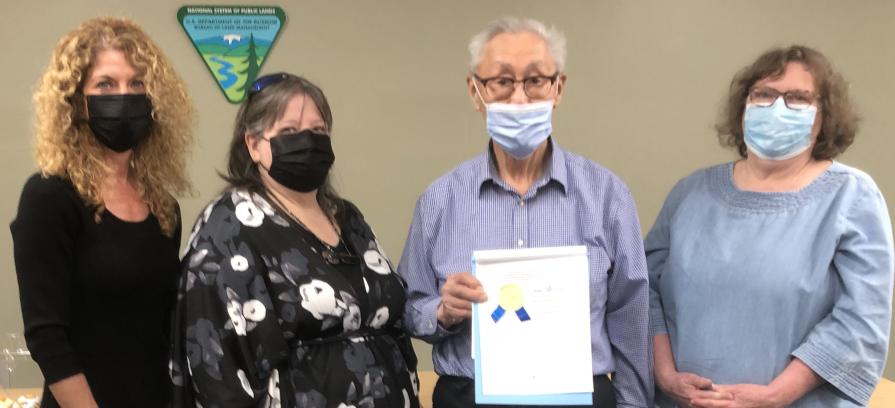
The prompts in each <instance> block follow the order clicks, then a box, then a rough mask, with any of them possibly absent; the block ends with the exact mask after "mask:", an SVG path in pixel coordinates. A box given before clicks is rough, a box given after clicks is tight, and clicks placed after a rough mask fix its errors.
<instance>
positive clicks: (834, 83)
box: [715, 45, 859, 160]
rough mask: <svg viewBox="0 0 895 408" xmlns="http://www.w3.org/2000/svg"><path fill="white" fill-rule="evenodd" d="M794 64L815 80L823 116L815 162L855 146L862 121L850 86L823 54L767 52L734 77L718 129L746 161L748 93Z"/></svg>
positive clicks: (800, 50) (787, 50)
mask: <svg viewBox="0 0 895 408" xmlns="http://www.w3.org/2000/svg"><path fill="white" fill-rule="evenodd" d="M792 62H797V63H800V64H802V65H804V66H805V69H806V70H808V72H810V73H811V76H812V77H813V78H814V88H815V94H816V95H817V97H818V114H820V115H822V116H821V119H822V121H821V129H820V132H819V133H818V135H817V141H816V142H815V144H814V148H813V149H812V151H811V157H813V158H814V159H816V160H827V159H832V158H834V157H836V156H838V155H839V154H841V153H843V152H845V150H846V149H848V147H849V146H850V145H851V144H852V142H854V140H855V133H857V130H858V121H859V117H858V115H857V113H856V112H855V108H854V106H853V105H852V101H851V99H850V98H849V95H848V84H847V83H846V82H845V80H844V79H843V78H842V76H841V75H840V74H839V73H838V72H836V71H834V70H833V66H832V65H831V64H830V61H829V60H827V57H825V56H824V55H823V54H821V53H820V52H818V51H816V50H814V49H811V48H808V47H805V46H801V45H793V46H790V47H787V48H774V49H771V50H769V51H766V52H765V53H764V54H762V55H761V56H760V57H758V59H757V60H755V62H753V63H752V64H751V65H749V66H747V67H745V68H743V69H742V70H740V72H738V73H737V74H736V76H734V77H733V80H732V81H731V82H730V93H729V94H728V96H727V103H726V105H725V106H724V108H723V110H722V112H721V117H720V120H719V121H718V124H717V125H716V126H715V129H716V130H717V132H718V138H719V140H720V142H721V144H722V145H725V146H730V147H734V148H736V150H737V152H738V153H739V154H740V156H741V157H744V158H745V157H746V142H745V141H744V140H743V113H744V111H745V109H746V98H747V97H748V96H749V91H751V90H752V87H753V86H755V84H756V83H757V82H759V81H761V80H763V79H765V78H774V77H778V76H780V75H783V73H784V71H785V70H786V66H787V64H789V63H792Z"/></svg>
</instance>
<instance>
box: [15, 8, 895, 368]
mask: <svg viewBox="0 0 895 408" xmlns="http://www.w3.org/2000/svg"><path fill="white" fill-rule="evenodd" d="M202 3H203V2H195V3H193V4H202ZM205 3H211V4H224V3H230V2H228V1H223V0H219V1H210V2H205ZM241 3H242V4H246V3H258V4H265V5H269V4H276V2H274V1H261V2H255V1H245V2H241ZM279 3H280V4H279V5H280V6H281V7H282V8H283V9H284V10H285V11H286V14H287V17H288V23H287V24H286V27H285V28H284V31H283V33H282V34H281V37H280V39H279V40H278V42H277V44H276V45H275V47H274V49H273V52H272V54H271V55H270V57H269V59H268V61H267V62H266V63H265V65H264V67H263V72H274V71H276V70H286V71H290V72H294V73H299V74H302V75H306V76H307V77H308V78H310V79H312V80H313V81H315V82H317V83H318V84H319V85H320V86H321V87H322V88H323V89H324V90H325V91H326V93H327V95H328V96H329V98H330V101H331V104H332V106H333V111H334V114H335V149H336V153H337V156H338V161H337V163H336V169H335V171H336V181H337V187H338V188H339V189H340V190H341V192H342V193H343V195H344V196H346V197H348V198H350V199H352V200H353V201H354V202H355V203H357V204H358V205H359V206H360V208H361V209H362V210H363V211H364V212H365V213H366V216H367V219H368V220H369V221H370V222H371V224H372V225H373V226H374V228H375V229H376V231H377V232H378V233H379V234H380V238H381V239H382V241H383V242H384V245H385V246H386V248H387V249H388V250H389V252H390V253H391V256H392V259H393V260H394V261H396V262H397V260H398V258H399V257H400V253H401V249H402V246H403V244H404V238H405V234H406V232H407V227H408V225H409V223H410V217H411V215H412V211H413V206H414V203H415V201H416V198H417V196H418V195H419V194H420V192H422V191H423V190H424V189H425V188H426V186H427V185H428V184H429V183H430V182H431V181H432V180H434V179H435V178H436V177H438V176H439V175H440V174H442V173H444V172H445V171H447V170H449V169H450V168H452V167H453V166H454V165H456V164H457V163H459V162H461V161H463V160H465V159H467V158H469V157H471V156H473V155H475V154H477V153H479V152H481V151H482V150H483V148H484V146H485V144H486V140H487V139H486V136H485V133H484V128H483V123H482V120H481V118H480V117H479V116H477V115H476V114H475V113H474V112H473V110H472V108H471V107H470V103H469V101H468V99H467V96H466V91H465V87H464V73H465V71H464V69H465V66H466V62H467V55H466V50H465V48H466V42H467V40H468V38H469V37H470V36H471V35H472V34H473V33H474V32H476V31H477V30H478V29H480V28H481V27H482V26H483V25H484V24H485V23H486V22H487V21H489V20H491V19H493V18H495V17H498V16H501V15H505V14H513V15H521V16H531V17H536V18H541V19H543V20H545V21H547V22H549V23H552V24H555V25H557V26H559V27H560V28H561V29H563V30H564V31H565V33H566V34H567V36H568V38H569V57H568V70H567V72H568V76H569V82H568V87H567V89H566V91H567V92H566V96H565V99H564V101H563V104H562V106H561V107H560V109H559V111H558V113H557V115H556V126H555V127H556V131H555V135H556V140H557V141H558V142H559V143H561V144H562V145H563V146H564V147H565V148H568V149H570V150H572V151H575V152H577V153H580V154H583V155H584V156H586V157H588V158H590V159H593V160H595V161H597V162H599V163H601V164H603V165H605V166H607V167H608V168H610V169H612V170H613V171H615V172H616V173H617V174H618V175H619V176H621V178H622V179H624V180H625V181H626V182H627V183H628V185H629V186H630V187H631V190H632V191H633V193H634V196H635V198H636V200H637V204H638V209H639V212H640V217H641V220H642V223H643V226H644V231H646V229H647V228H649V226H650V225H652V222H653V220H654V219H655V216H656V214H657V213H658V210H659V207H660V206H661V204H662V200H663V199H664V196H665V194H666V193H667V192H668V190H669V189H670V188H671V186H672V185H673V183H674V182H675V181H676V180H677V179H679V178H681V177H683V176H685V175H687V174H689V173H690V172H692V171H693V170H695V169H698V168H701V167H704V166H707V165H710V164H713V163H718V162H722V161H728V160H731V159H732V157H733V155H732V153H731V152H729V151H726V150H723V149H722V148H720V147H719V146H718V143H717V142H716V139H715V136H714V135H713V133H712V123H713V121H714V118H715V116H716V114H717V111H718V106H719V102H720V101H721V100H722V98H723V95H724V93H725V90H726V89H727V85H728V83H729V81H730V78H731V76H732V75H733V73H734V72H735V71H736V70H737V69H739V68H741V67H742V66H743V65H745V64H747V63H748V62H750V61H751V60H752V59H753V58H755V57H756V56H757V55H758V53H760V52H761V51H763V50H764V49H766V48H768V47H770V46H774V45H786V44H790V43H793V42H799V43H805V44H808V45H811V46H814V47H816V48H818V49H820V50H821V51H822V52H824V53H826V54H827V55H828V56H829V57H830V59H831V60H832V61H833V62H834V64H835V65H836V66H837V67H838V68H839V69H840V70H841V72H842V73H843V74H844V75H845V77H846V78H848V79H849V80H850V82H851V90H852V92H853V96H854V98H855V100H856V101H857V104H858V106H859V108H860V110H861V112H862V113H863V116H864V119H865V120H864V122H863V125H862V128H861V132H860V135H859V137H858V138H857V141H856V143H855V145H854V146H853V147H852V148H851V149H850V150H849V152H848V153H847V154H846V155H845V156H844V157H842V158H841V160H842V161H843V162H845V163H847V164H850V165H854V166H857V167H859V168H861V169H863V170H865V171H867V172H868V173H870V174H871V175H872V176H873V177H874V178H875V179H876V181H877V183H878V184H879V186H880V188H881V189H882V191H883V194H885V195H886V196H887V197H889V198H890V200H892V201H891V202H895V176H893V174H892V172H893V170H895V164H893V161H892V159H891V154H892V152H893V148H895V139H893V138H892V137H891V129H895V115H892V113H891V107H892V105H891V103H890V102H889V101H890V100H891V97H892V96H893V95H895V82H893V80H892V79H891V73H892V72H895V47H893V46H892V38H893V37H895V26H893V24H892V16H893V15H895V2H885V1H862V2H843V1H787V2H778V1H749V2H734V1H674V2H667V1H621V0H619V1H571V0H565V1H553V2H549V1H543V0H536V1H487V2H482V1H453V0H452V1H440V2H435V1H411V0H407V1H400V2H399V1H376V2H373V1H319V0H315V1H297V0H290V1H282V2H279ZM47 4H52V6H51V5H47ZM184 4H186V3H182V2H176V1H170V0H155V1H133V2H126V1H112V0H106V1H103V0H80V1H58V2H57V1H52V2H51V1H41V0H30V1H26V0H10V1H7V2H4V5H3V10H2V11H0V38H4V39H5V40H6V44H5V45H4V53H3V55H5V58H6V61H7V62H6V63H4V64H3V67H2V71H0V73H2V75H0V81H2V88H0V89H2V90H3V93H2V98H0V123H2V125H3V130H2V132H0V134H2V137H0V163H2V168H3V172H0V191H3V192H4V193H5V194H4V198H3V199H0V220H2V223H3V224H4V225H5V224H6V223H7V222H9V221H10V220H12V218H13V216H14V215H15V208H16V205H17V202H18V194H19V191H20V189H21V186H22V184H23V182H24V181H25V179H26V178H27V177H28V175H29V174H30V173H32V172H33V171H34V165H33V161H32V158H31V157H32V153H31V152H32V142H31V136H30V134H31V132H30V127H31V124H30V118H31V106H30V94H31V90H32V88H33V86H34V84H35V82H36V80H37V78H38V76H39V75H40V72H41V71H42V70H43V68H44V67H45V65H46V64H47V62H48V59H49V55H50V51H51V49H52V48H53V46H54V45H55V43H56V41H57V39H58V38H59V37H60V36H62V35H63V34H65V33H66V32H67V31H69V30H71V29H72V28H74V27H75V26H76V25H77V24H78V23H79V22H80V21H81V20H83V19H86V18H89V17H91V16H94V15H99V14H114V15H125V16H129V17H132V18H134V19H136V20H137V21H138V22H140V23H141V24H142V25H143V26H144V27H145V29H146V30H147V31H148V32H149V33H150V35H152V37H153V38H154V39H155V40H156V41H157V42H158V43H159V44H160V45H161V46H162V48H163V49H165V50H166V52H167V53H168V56H169V57H170V58H171V59H172V60H173V62H174V65H175V67H176V68H177V70H178V71H179V72H180V74H181V75H182V76H183V77H184V78H185V80H186V82H187V83H188V85H189V90H190V92H191V94H192V96H193V99H194V101H195V102H196V105H197V106H198V109H199V113H200V117H199V122H198V127H197V129H196V130H197V131H196V135H197V141H198V143H197V144H196V147H195V149H194V151H193V154H192V161H191V164H190V173H191V175H192V179H193V181H194V183H195V186H196V191H197V195H196V196H194V197H186V198H182V199H181V205H182V208H183V212H184V216H185V218H186V219H187V221H188V222H191V220H192V219H193V217H194V216H195V215H196V214H197V213H198V211H199V210H200V208H201V206H202V205H203V204H204V203H205V202H207V201H208V200H209V199H210V198H211V197H212V196H213V195H214V194H215V193H216V192H217V191H218V189H219V188H220V187H221V183H220V181H219V180H218V179H217V177H216V176H215V170H216V169H221V168H223V159H224V154H225V145H226V141H227V139H228V138H229V134H230V132H231V121H232V118H233V116H234V114H235V112H236V107H235V106H234V105H231V104H229V103H227V102H226V101H225V100H224V98H223V96H222V95H221V93H220V91H219V90H218V89H217V85H216V84H215V83H214V82H213V81H212V79H211V77H210V75H209V73H208V72H207V70H206V68H205V67H204V66H203V65H202V62H201V61H200V59H199V57H198V56H197V55H196V53H195V51H194V49H193V47H192V46H191V45H190V43H189V41H188V40H187V38H186V35H185V34H184V33H183V30H182V29H181V28H180V26H179V24H178V23H177V21H176V18H175V14H176V11H177V9H178V7H180V6H181V5H184ZM892 209H893V208H892V206H890V212H892ZM188 227H189V226H187V230H188ZM744 307H746V305H744ZM756 318H761V316H756ZM20 330H21V317H20V314H19V305H18V297H17V292H16V283H15V273H14V269H13V261H12V244H11V242H10V237H9V234H8V233H2V234H0V332H10V331H20ZM419 350H420V354H421V359H420V360H421V361H422V362H423V364H424V367H430V365H429V364H430V363H429V355H428V348H426V347H425V346H422V347H420V348H419ZM891 350H892V348H890V351H891ZM890 354H892V353H890ZM886 373H887V376H888V377H889V378H893V379H895V364H889V368H888V370H887V371H886Z"/></svg>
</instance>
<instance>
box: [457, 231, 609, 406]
mask: <svg viewBox="0 0 895 408" xmlns="http://www.w3.org/2000/svg"><path fill="white" fill-rule="evenodd" d="M472 263H473V268H472V270H473V274H474V275H475V277H476V278H477V279H478V280H479V281H480V282H481V283H482V286H483V287H484V290H485V293H486V294H487V295H488V301H487V302H484V303H480V304H475V305H474V306H473V316H472V323H473V329H472V337H473V338H472V347H473V350H472V355H473V357H474V358H475V368H476V373H475V386H476V402H477V403H482V404H501V403H503V404H545V405H550V404H555V405H579V404H580V405H589V404H591V403H592V400H591V398H592V395H591V393H592V392H593V371H592V365H591V362H592V359H591V339H590V333H591V330H590V274H589V268H588V260H587V248H586V247H584V246H573V247H554V248H531V249H507V250H490V251H475V252H474V253H473V260H472Z"/></svg>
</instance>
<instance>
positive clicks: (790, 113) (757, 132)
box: [743, 97, 817, 160]
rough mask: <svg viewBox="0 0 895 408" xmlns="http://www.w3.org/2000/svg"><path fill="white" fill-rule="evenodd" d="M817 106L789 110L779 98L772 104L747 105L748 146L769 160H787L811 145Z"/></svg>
mask: <svg viewBox="0 0 895 408" xmlns="http://www.w3.org/2000/svg"><path fill="white" fill-rule="evenodd" d="M815 115H817V107H816V106H809V107H808V108H805V109H802V110H794V109H790V108H788V107H787V106H786V104H785V103H784V102H783V98H782V97H780V98H777V100H776V101H774V104H773V105H771V106H757V105H746V114H745V118H744V119H743V133H744V136H745V142H746V147H748V148H749V151H751V152H752V153H755V155H756V156H758V157H761V158H762V159H768V160H786V159H790V158H793V157H795V156H798V155H799V154H801V153H802V152H804V151H805V150H807V149H808V148H809V147H811V129H812V128H813V127H814V117H815Z"/></svg>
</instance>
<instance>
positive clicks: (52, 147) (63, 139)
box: [34, 17, 195, 237]
mask: <svg viewBox="0 0 895 408" xmlns="http://www.w3.org/2000/svg"><path fill="white" fill-rule="evenodd" d="M106 49H115V50H119V51H121V52H123V53H124V55H125V57H126V58H127V61H128V62H129V63H130V64H131V65H132V66H133V67H134V69H135V70H136V71H137V72H138V73H140V74H141V75H142V80H143V83H144V84H145V87H146V94H147V96H148V97H149V99H150V101H151V102H152V118H153V120H154V124H153V127H152V131H151V134H150V135H149V136H148V137H147V138H146V140H144V141H143V142H142V143H141V144H139V145H138V146H137V147H136V148H135V149H134V152H133V156H132V163H131V166H132V168H131V172H132V176H133V177H134V180H135V181H136V184H137V192H138V193H139V194H140V197H142V199H143V200H144V201H146V203H147V205H148V206H149V210H150V212H152V214H154V215H155V217H156V218H157V219H158V221H159V224H160V226H161V229H162V232H163V233H164V234H165V235H167V236H169V237H170V236H172V235H173V234H174V230H175V228H176V226H177V224H178V222H179V220H178V214H177V202H176V200H175V199H174V197H173V196H172V194H176V195H182V194H184V193H186V192H188V191H190V190H191V188H192V187H191V185H190V182H189V179H188V177H187V174H186V156H187V153H188V152H189V149H190V146H191V144H192V127H193V116H194V112H195V110H194V108H193V105H192V102H191V101H190V98H189V96H188V95H187V92H186V87H185V85H184V84H183V81H182V80H181V79H180V77H179V76H178V75H177V74H176V73H175V72H174V69H173V68H172V66H171V64H170V63H169V62H168V59H167V58H166V57H165V56H164V54H163V53H162V51H161V50H160V49H159V47H158V46H157V45H156V44H155V43H153V42H152V40H151V39H150V38H149V36H148V35H147V34H146V33H145V32H144V31H143V30H142V29H141V28H140V26H138V25H137V24H136V23H134V22H133V21H131V20H129V19H126V18H116V17H100V18H94V19H91V20H88V21H86V22H84V23H82V24H81V25H80V26H79V27H78V28H76V29H74V30H73V31H72V32H70V33H68V35H66V36H65V37H63V38H62V39H61V40H59V43H58V44H57V45H56V48H55V49H54V50H53V55H52V57H51V59H50V65H49V66H48V67H47V70H46V72H45V73H44V74H43V77H42V78H41V80H40V82H39V83H38V86H37V90H36V91H35V93H34V108H35V137H36V139H37V143H36V144H37V146H36V159H37V165H38V167H39V169H40V172H41V174H42V175H43V176H44V177H46V176H49V175H56V176H61V177H65V178H68V179H69V180H71V182H72V184H73V185H74V186H75V188H76V189H77V191H78V193H79V194H80V196H81V197H82V198H83V199H84V200H85V201H86V202H87V203H88V204H90V205H93V206H95V207H96V213H95V220H96V222H99V220H100V214H101V213H102V212H103V211H104V210H105V205H104V204H103V201H102V197H101V192H100V186H101V185H102V181H103V179H104V178H105V175H106V174H107V171H108V166H107V165H106V164H105V162H104V160H103V154H104V153H103V152H104V147H103V146H102V145H101V144H100V143H99V141H98V140H97V139H96V137H95V136H94V135H93V133H92V131H91V130H90V127H89V125H88V124H87V121H86V118H87V114H86V106H85V97H84V95H83V86H84V82H85V81H86V80H87V75H88V73H89V72H90V69H91V67H92V63H93V60H94V58H95V57H96V55H97V53H99V52H100V51H103V50H106Z"/></svg>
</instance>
